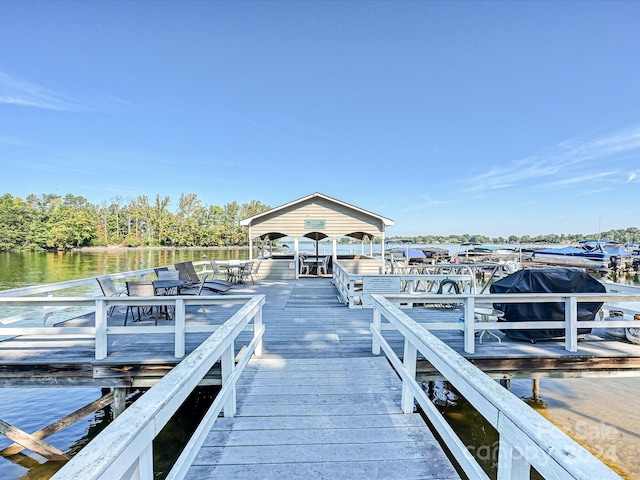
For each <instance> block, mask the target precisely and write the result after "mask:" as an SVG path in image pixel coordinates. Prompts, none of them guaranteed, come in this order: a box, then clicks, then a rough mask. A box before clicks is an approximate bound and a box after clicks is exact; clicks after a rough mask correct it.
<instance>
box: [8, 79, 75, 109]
mask: <svg viewBox="0 0 640 480" xmlns="http://www.w3.org/2000/svg"><path fill="white" fill-rule="evenodd" d="M0 103H5V104H9V105H17V106H23V107H35V108H43V109H46V110H61V111H79V110H82V106H81V104H80V103H79V102H78V101H77V100H75V99H73V98H72V97H69V96H67V95H64V94H62V93H58V92H54V91H52V90H49V89H47V88H44V87H42V86H40V85H36V84H35V83H32V82H29V81H27V80H21V79H17V78H14V77H11V76H9V75H7V74H6V73H3V72H0Z"/></svg>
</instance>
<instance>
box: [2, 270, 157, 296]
mask: <svg viewBox="0 0 640 480" xmlns="http://www.w3.org/2000/svg"><path fill="white" fill-rule="evenodd" d="M151 273H154V269H153V268H143V269H141V270H131V271H129V272H122V273H113V274H110V275H109V276H110V277H111V278H112V279H114V280H120V279H123V278H130V277H142V278H143V279H144V277H145V276H146V275H149V274H151ZM98 276H99V275H97V276H95V277H87V278H79V279H76V280H67V281H65V282H56V283H44V284H42V285H32V286H30V287H20V288H11V289H9V290H2V291H0V297H21V296H26V295H37V294H41V293H51V292H57V291H60V290H66V289H69V288H76V287H82V286H85V285H97V284H96V278H97V277H98Z"/></svg>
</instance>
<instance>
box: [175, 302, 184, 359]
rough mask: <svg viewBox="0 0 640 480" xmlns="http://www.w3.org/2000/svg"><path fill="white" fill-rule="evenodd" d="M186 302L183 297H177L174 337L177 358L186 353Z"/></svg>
mask: <svg viewBox="0 0 640 480" xmlns="http://www.w3.org/2000/svg"><path fill="white" fill-rule="evenodd" d="M185 309H186V306H185V303H184V300H183V299H181V298H178V299H176V309H175V312H174V314H173V316H174V326H175V329H176V330H175V332H174V335H175V338H174V342H175V344H174V346H173V349H174V355H175V357H176V358H182V357H184V354H185V348H186V347H185V344H186V335H185V324H186V320H185V317H186V313H185Z"/></svg>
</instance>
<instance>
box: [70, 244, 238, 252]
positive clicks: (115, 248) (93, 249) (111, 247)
mask: <svg viewBox="0 0 640 480" xmlns="http://www.w3.org/2000/svg"><path fill="white" fill-rule="evenodd" d="M248 248H249V247H248V246H246V245H244V246H233V247H229V246H219V245H218V246H214V247H123V246H120V245H109V246H106V247H79V248H72V249H70V250H67V251H71V252H107V251H127V252H129V251H134V250H246V249H248Z"/></svg>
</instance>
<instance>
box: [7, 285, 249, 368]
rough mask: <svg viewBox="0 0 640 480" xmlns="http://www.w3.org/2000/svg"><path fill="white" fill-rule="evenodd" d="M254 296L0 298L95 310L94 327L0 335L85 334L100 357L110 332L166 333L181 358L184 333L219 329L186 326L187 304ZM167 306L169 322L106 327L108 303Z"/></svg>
mask: <svg viewBox="0 0 640 480" xmlns="http://www.w3.org/2000/svg"><path fill="white" fill-rule="evenodd" d="M253 298H254V296H253V295H226V296H215V297H214V296H156V297H98V298H93V297H46V298H41V297H35V298H34V297H17V298H15V297H0V306H31V307H34V306H39V305H44V306H48V307H51V306H60V307H62V308H70V307H92V309H94V310H95V326H86V327H65V326H60V327H56V326H52V327H47V326H45V327H1V328H0V335H2V336H7V337H15V336H19V335H44V336H51V337H52V338H53V336H56V335H88V336H90V337H94V338H95V358H96V360H102V359H104V358H106V357H107V355H108V353H109V352H108V346H109V344H110V339H109V337H110V336H113V335H141V334H167V335H173V338H174V355H175V357H176V358H182V357H184V355H185V348H186V347H185V343H186V334H187V333H209V332H214V331H215V330H216V329H218V328H219V325H213V324H198V325H189V324H187V322H186V309H187V307H188V306H198V307H202V308H205V310H206V307H207V306H208V305H237V304H244V303H247V302H249V301H251V300H252V299H253ZM125 305H126V306H147V307H150V306H153V307H156V306H165V307H167V306H170V307H173V309H174V322H173V324H172V325H144V326H141V325H127V326H108V324H107V310H108V309H109V308H110V307H111V306H125Z"/></svg>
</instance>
